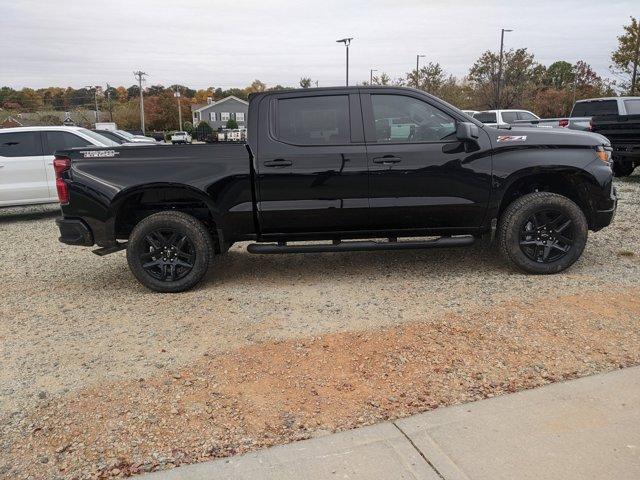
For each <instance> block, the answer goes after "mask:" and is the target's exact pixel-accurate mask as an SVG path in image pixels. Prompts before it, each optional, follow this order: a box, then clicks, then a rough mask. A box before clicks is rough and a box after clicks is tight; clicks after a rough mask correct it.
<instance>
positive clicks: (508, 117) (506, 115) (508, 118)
mask: <svg viewBox="0 0 640 480" xmlns="http://www.w3.org/2000/svg"><path fill="white" fill-rule="evenodd" d="M517 119H518V113H517V112H502V121H503V122H505V123H513V122H515V121H516V120H517Z"/></svg>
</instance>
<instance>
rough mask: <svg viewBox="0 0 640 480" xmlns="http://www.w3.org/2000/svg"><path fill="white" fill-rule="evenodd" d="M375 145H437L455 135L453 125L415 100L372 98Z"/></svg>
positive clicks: (378, 96) (444, 114)
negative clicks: (406, 143)
mask: <svg viewBox="0 0 640 480" xmlns="http://www.w3.org/2000/svg"><path fill="white" fill-rule="evenodd" d="M371 101H372V103H373V118H374V120H375V127H376V141H377V142H379V143H384V142H438V141H441V140H445V139H447V137H450V136H451V135H452V134H454V133H455V131H456V121H455V120H454V119H453V118H452V117H450V116H449V115H447V114H446V113H444V112H442V111H441V110H438V109H437V108H436V107H434V106H432V105H429V104H428V103H426V102H423V101H422V100H418V99H417V98H412V97H406V96H404V95H371Z"/></svg>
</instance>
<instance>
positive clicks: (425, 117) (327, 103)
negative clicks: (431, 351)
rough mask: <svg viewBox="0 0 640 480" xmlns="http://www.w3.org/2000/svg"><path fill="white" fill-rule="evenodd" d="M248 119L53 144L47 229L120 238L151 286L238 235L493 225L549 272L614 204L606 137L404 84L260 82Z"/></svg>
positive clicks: (183, 283) (382, 242)
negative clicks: (456, 102) (519, 124)
mask: <svg viewBox="0 0 640 480" xmlns="http://www.w3.org/2000/svg"><path fill="white" fill-rule="evenodd" d="M248 120H249V130H248V133H249V135H248V143H247V144H246V145H224V144H220V145H184V146H175V147H170V146H148V147H147V146H136V147H116V148H84V149H73V150H65V151H60V152H57V154H56V159H55V170H56V175H57V188H58V194H59V198H60V203H61V208H62V214H63V217H62V218H60V219H58V220H57V224H58V226H59V228H60V232H61V237H60V241H61V242H63V243H67V244H70V245H84V246H91V245H94V244H97V245H98V246H99V247H100V248H98V249H97V250H95V253H97V254H99V255H104V254H107V253H111V252H115V251H118V250H121V249H124V248H126V249H127V260H128V263H129V266H130V268H131V271H132V272H133V274H134V275H135V276H136V278H137V279H138V280H139V281H140V282H141V283H143V284H144V285H145V286H147V287H148V288H150V289H152V290H156V291H161V292H178V291H182V290H186V289H188V288H191V287H193V286H194V285H195V284H197V283H198V282H199V281H200V280H201V279H202V277H203V276H204V275H205V273H206V271H207V268H208V266H209V264H210V262H211V261H212V259H213V258H214V255H216V254H222V253H224V252H226V251H227V250H228V249H229V247H230V246H231V245H232V244H233V243H234V242H238V241H253V242H255V243H251V244H250V245H249V246H248V251H249V252H251V253H306V252H339V251H353V250H382V249H414V248H435V247H456V246H465V245H470V244H472V243H473V242H474V241H475V240H476V239H478V238H481V237H482V236H485V235H486V236H487V237H490V238H493V237H494V235H495V236H497V241H498V244H499V246H500V248H501V250H502V252H503V253H504V255H505V256H506V258H507V259H509V260H510V261H511V262H512V263H514V264H515V265H516V266H517V267H519V268H520V269H521V270H524V271H526V272H531V273H554V272H559V271H562V270H564V269H565V268H567V267H569V266H570V265H571V264H573V262H575V261H576V260H577V259H578V258H579V257H580V255H581V253H582V251H583V249H584V247H585V244H586V241H587V232H588V230H594V231H595V230H599V229H601V228H603V227H605V226H607V225H609V223H610V222H611V220H612V219H613V216H614V213H615V210H616V203H617V199H616V192H615V189H614V187H613V186H612V172H611V167H610V163H609V161H610V154H611V148H610V145H609V142H608V141H607V139H606V138H604V137H602V136H600V135H596V134H592V133H583V132H575V131H564V130H551V129H540V128H522V129H518V130H516V129H511V130H504V129H494V128H490V127H486V126H484V125H482V124H481V123H479V122H477V121H475V120H474V119H472V118H471V117H469V116H467V115H465V114H464V113H462V112H461V111H460V110H458V109H457V108H455V107H453V106H451V105H449V104H447V103H445V102H443V101H441V100H439V99H437V98H435V97H433V96H430V95H428V94H425V93H423V92H420V91H417V90H412V89H407V88H395V87H394V88H391V87H366V88H365V87H361V88H359V87H346V88H321V89H308V90H285V91H276V92H265V93H259V94H255V95H253V96H251V98H250V104H249V117H248ZM417 237H423V238H418V239H416V238H417ZM426 237H436V238H426ZM310 241H313V242H311V243H309V242H310Z"/></svg>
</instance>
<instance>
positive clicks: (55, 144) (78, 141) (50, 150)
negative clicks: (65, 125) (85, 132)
mask: <svg viewBox="0 0 640 480" xmlns="http://www.w3.org/2000/svg"><path fill="white" fill-rule="evenodd" d="M45 136H46V139H47V148H46V150H45V155H53V154H54V152H56V151H57V150H66V149H68V148H75V147H89V146H92V145H93V144H92V143H91V142H90V141H89V140H85V139H84V138H82V137H79V136H78V135H74V134H73V133H69V132H45Z"/></svg>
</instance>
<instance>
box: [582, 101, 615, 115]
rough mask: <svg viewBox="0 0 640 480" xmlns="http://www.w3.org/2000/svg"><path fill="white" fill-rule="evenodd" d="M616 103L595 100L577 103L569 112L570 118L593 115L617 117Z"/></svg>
mask: <svg viewBox="0 0 640 480" xmlns="http://www.w3.org/2000/svg"><path fill="white" fill-rule="evenodd" d="M617 114H618V102H617V101H616V100H595V101H592V102H578V103H576V104H575V106H574V107H573V111H572V112H571V116H572V117H593V116H594V115H617Z"/></svg>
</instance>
